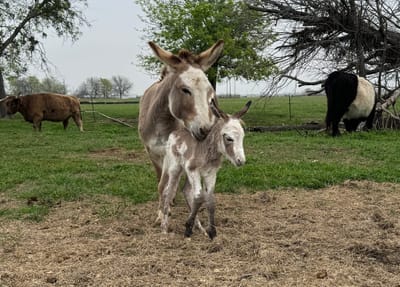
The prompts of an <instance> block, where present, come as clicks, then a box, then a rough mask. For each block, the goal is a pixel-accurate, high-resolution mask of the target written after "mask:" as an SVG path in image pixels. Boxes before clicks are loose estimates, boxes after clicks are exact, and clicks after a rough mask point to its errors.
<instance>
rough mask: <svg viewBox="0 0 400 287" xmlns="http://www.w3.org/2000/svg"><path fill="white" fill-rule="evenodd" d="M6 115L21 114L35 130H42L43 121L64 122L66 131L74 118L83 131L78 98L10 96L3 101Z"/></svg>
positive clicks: (44, 94) (41, 95)
mask: <svg viewBox="0 0 400 287" xmlns="http://www.w3.org/2000/svg"><path fill="white" fill-rule="evenodd" d="M2 102H3V103H2V105H3V107H4V108H5V111H6V114H8V115H12V114H15V113H17V112H19V113H21V115H22V116H23V117H24V119H25V120H26V121H27V122H30V123H32V124H33V128H34V130H39V131H40V130H41V128H42V121H52V122H63V125H64V129H66V128H67V126H68V120H69V118H71V117H72V119H73V120H74V122H75V123H76V125H77V126H78V128H79V130H80V131H83V126H82V118H81V108H80V102H79V99H78V98H77V97H74V96H66V95H61V94H53V93H40V94H31V95H25V96H18V97H17V96H8V97H6V98H5V99H3V100H2Z"/></svg>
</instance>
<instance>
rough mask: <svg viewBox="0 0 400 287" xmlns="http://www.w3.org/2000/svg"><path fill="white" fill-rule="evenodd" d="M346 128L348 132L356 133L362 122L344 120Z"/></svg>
mask: <svg viewBox="0 0 400 287" xmlns="http://www.w3.org/2000/svg"><path fill="white" fill-rule="evenodd" d="M343 122H344V127H345V128H346V131H348V132H354V131H356V130H357V127H358V125H359V124H360V122H361V121H360V120H359V119H351V120H349V119H344V120H343Z"/></svg>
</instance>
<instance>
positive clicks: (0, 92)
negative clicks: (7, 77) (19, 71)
mask: <svg viewBox="0 0 400 287" xmlns="http://www.w3.org/2000/svg"><path fill="white" fill-rule="evenodd" d="M5 97H6V89H5V87H4V79H3V73H2V71H1V69H0V100H1V99H3V98H5ZM5 116H6V110H5V107H4V106H3V103H1V102H0V118H3V117H5Z"/></svg>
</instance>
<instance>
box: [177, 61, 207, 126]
mask: <svg viewBox="0 0 400 287" xmlns="http://www.w3.org/2000/svg"><path fill="white" fill-rule="evenodd" d="M180 78H181V80H182V82H183V84H184V85H185V86H187V87H190V92H191V96H192V97H194V105H195V112H196V116H195V118H194V119H193V122H194V123H200V125H201V126H205V127H210V126H211V124H213V123H212V122H211V123H210V118H209V104H210V101H211V98H213V97H214V95H212V97H211V98H210V99H208V93H209V91H210V90H211V89H212V86H211V84H210V82H209V81H208V78H207V76H206V75H205V74H204V72H203V71H202V70H201V69H198V68H194V67H189V69H187V70H186V71H185V72H183V73H182V74H181V75H180ZM191 125H193V123H191ZM192 128H193V126H191V127H190V129H191V130H192Z"/></svg>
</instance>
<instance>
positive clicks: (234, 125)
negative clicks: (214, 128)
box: [221, 118, 246, 165]
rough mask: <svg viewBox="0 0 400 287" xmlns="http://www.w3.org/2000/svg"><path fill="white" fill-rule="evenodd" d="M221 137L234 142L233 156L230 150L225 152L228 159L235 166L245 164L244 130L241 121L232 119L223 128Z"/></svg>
mask: <svg viewBox="0 0 400 287" xmlns="http://www.w3.org/2000/svg"><path fill="white" fill-rule="evenodd" d="M221 135H225V138H226V137H229V138H231V139H232V140H233V141H232V143H230V144H231V145H232V154H230V153H229V151H228V150H225V152H224V154H225V156H226V157H227V159H229V160H230V161H231V162H232V164H233V165H242V164H244V163H245V161H246V156H245V154H244V148H243V139H244V130H243V127H242V125H241V123H240V120H239V119H235V118H230V119H229V120H228V122H227V123H225V125H224V127H223V128H222V130H221ZM224 149H225V147H224Z"/></svg>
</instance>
